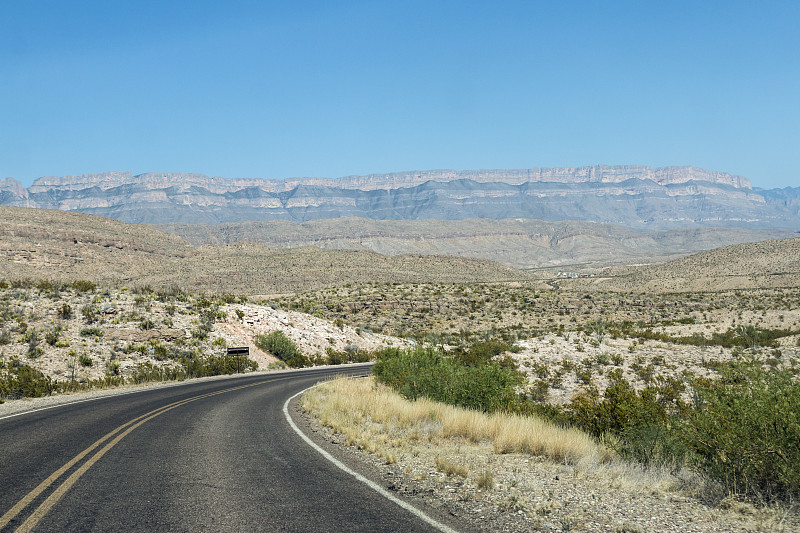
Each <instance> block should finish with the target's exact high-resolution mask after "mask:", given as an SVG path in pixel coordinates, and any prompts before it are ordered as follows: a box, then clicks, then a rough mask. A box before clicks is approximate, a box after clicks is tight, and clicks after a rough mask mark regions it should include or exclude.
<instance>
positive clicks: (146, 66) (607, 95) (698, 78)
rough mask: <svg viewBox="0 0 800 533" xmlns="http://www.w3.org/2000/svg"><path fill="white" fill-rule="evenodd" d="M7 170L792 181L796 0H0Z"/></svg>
mask: <svg viewBox="0 0 800 533" xmlns="http://www.w3.org/2000/svg"><path fill="white" fill-rule="evenodd" d="M0 102H2V103H1V104H0V125H1V126H0V178H2V177H9V176H11V177H15V178H17V179H19V180H20V181H22V182H23V183H24V184H25V185H29V184H30V182H31V181H33V179H35V178H37V177H40V176H45V175H67V174H82V173H91V172H100V171H104V170H130V171H131V172H133V173H142V172H151V171H183V172H198V173H203V174H209V175H217V176H224V177H264V178H285V177H293V176H329V177H338V176H344V175H350V174H367V173H375V172H390V171H401V170H422V169H435V168H452V169H474V168H525V167H555V166H583V165H594V164H645V165H651V166H663V165H696V166H701V167H705V168H710V169H714V170H721V171H726V172H731V173H734V174H742V175H744V176H747V177H749V178H750V179H751V180H752V181H753V184H754V185H755V186H760V187H778V186H800V2H798V1H794V0H793V1H786V2H770V1H760V2H756V1H748V2H736V1H719V2H716V1H707V0H703V1H696V0H693V1H688V2H681V1H663V2H662V1H655V0H654V1H647V2H642V1H632V2H614V1H591V2H588V1H587V2H577V1H573V2H570V1H556V0H552V1H548V2H534V1H527V2H525V1H520V2H501V1H494V2H490V1H485V2H471V1H464V0H458V1H453V2H449V1H441V2H437V1H435V0H427V1H422V2H417V1H409V0H403V1H396V2H380V1H369V2H345V1H342V2H308V1H305V2H303V1H300V2H290V1H286V2H264V1H252V2H236V1H227V2H219V1H215V2H203V1H191V2H180V1H168V2H167V1H163V0H159V1H158V2H149V1H141V0H137V1H135V2H132V1H130V0H126V1H124V2H123V1H114V0H104V1H98V2H94V1H80V2H67V1H59V2H50V1H25V0H20V1H17V0H0Z"/></svg>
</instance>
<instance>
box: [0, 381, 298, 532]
mask: <svg viewBox="0 0 800 533" xmlns="http://www.w3.org/2000/svg"><path fill="white" fill-rule="evenodd" d="M284 379H288V378H278V379H273V380H264V381H259V382H257V383H251V384H249V385H240V386H238V387H231V388H229V389H224V390H220V391H216V392H209V393H207V394H201V395H199V396H194V397H192V398H187V399H185V400H180V401H177V402H173V403H171V404H168V405H165V406H163V407H159V408H158V409H154V410H152V411H150V412H149V413H145V414H143V415H142V416H139V417H137V418H134V419H133V420H130V421H128V422H126V423H124V424H122V425H121V426H119V427H117V428H115V429H114V430H112V431H110V432H109V433H106V434H105V435H104V436H102V437H101V438H99V439H98V440H96V441H95V442H94V443H92V445H91V446H89V447H88V448H86V449H85V450H83V451H82V452H81V453H79V454H78V455H76V456H75V457H73V458H72V459H71V460H70V461H69V462H67V463H66V464H65V465H64V466H62V467H61V468H59V469H58V470H56V471H55V472H53V473H52V474H51V475H50V476H49V477H48V478H47V479H45V480H44V481H42V482H41V483H39V485H38V486H37V487H36V488H35V489H33V490H32V491H30V492H29V493H28V494H26V495H25V496H24V497H23V498H22V499H21V500H20V501H19V502H17V504H16V505H14V507H12V508H11V509H9V510H8V512H6V513H5V514H4V515H3V516H2V517H0V529H3V528H4V527H6V526H7V525H8V523H9V522H11V521H12V520H14V518H16V517H17V515H19V513H20V512H22V510H23V509H25V508H26V507H27V506H28V505H30V503H31V502H32V501H34V500H35V499H36V498H38V497H39V496H41V495H42V493H43V492H44V491H46V490H47V489H48V488H49V487H50V486H51V485H53V484H54V483H55V482H56V481H57V480H58V479H59V478H60V477H61V476H62V475H64V473H66V472H67V471H69V470H70V469H71V468H72V467H73V466H75V465H76V464H78V463H79V462H80V461H82V460H83V459H84V458H85V457H86V456H88V455H89V454H91V453H92V452H94V451H95V450H97V448H100V449H99V450H98V451H97V452H95V453H94V455H92V456H91V457H90V458H89V459H88V460H87V461H86V462H84V463H83V464H82V465H81V466H80V467H79V468H78V469H77V470H75V471H74V472H73V473H72V474H71V475H70V476H69V477H68V478H67V479H65V480H64V481H63V482H62V483H61V485H59V486H58V487H57V488H56V489H55V490H54V491H53V492H52V493H51V494H50V495H49V496H48V497H47V499H45V500H44V501H43V502H42V503H41V504H39V506H38V507H37V508H36V509H34V511H33V512H32V513H31V514H30V516H28V518H27V520H25V521H24V522H23V523H22V524H21V525H20V526H19V527H18V528H17V529H16V532H17V533H27V532H29V531H32V530H33V528H34V527H36V524H38V523H39V522H40V521H41V520H42V518H44V515H45V514H47V512H48V511H49V510H50V509H51V508H52V507H53V506H54V505H55V504H56V503H58V501H59V500H60V499H61V498H62V497H63V496H64V494H66V493H67V491H68V490H69V489H70V488H72V486H73V485H74V484H75V483H76V482H77V481H78V480H79V479H80V478H81V476H83V474H85V473H86V471H87V470H89V469H90V468H91V467H92V465H93V464H95V463H96V462H97V461H99V460H100V458H101V457H103V456H104V455H105V454H106V452H108V451H109V450H110V449H111V448H113V447H114V446H116V445H117V444H118V443H119V441H121V440H122V439H124V438H125V436H127V435H128V434H129V433H130V432H131V431H133V430H135V429H136V428H138V427H139V426H141V425H142V424H144V423H145V422H147V421H148V420H152V419H154V418H155V417H157V416H160V415H163V414H164V413H166V412H167V411H171V410H173V409H175V408H176V407H180V406H182V405H186V404H187V403H191V402H195V401H197V400H201V399H203V398H209V397H211V396H216V395H218V394H224V393H226V392H232V391H236V390H241V389H246V388H248V387H255V386H256V385H262V384H264V383H272V382H275V381H282V380H284ZM106 441H108V442H106ZM104 443H105V446H103V444H104ZM101 446H102V448H101Z"/></svg>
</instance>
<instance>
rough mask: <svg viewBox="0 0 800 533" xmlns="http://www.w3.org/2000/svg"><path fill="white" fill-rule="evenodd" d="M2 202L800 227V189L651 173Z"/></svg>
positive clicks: (113, 190)
mask: <svg viewBox="0 0 800 533" xmlns="http://www.w3.org/2000/svg"><path fill="white" fill-rule="evenodd" d="M0 205H7V206H17V207H35V208H45V209H60V210H67V211H78V212H81V213H88V214H95V215H102V216H105V217H109V218H115V219H117V220H121V221H125V222H134V223H140V224H167V223H198V222H201V223H206V224H220V223H224V222H240V221H268V220H287V221H293V222H305V221H310V220H319V219H334V218H341V217H362V218H366V219H373V220H424V219H439V220H462V219H468V218H484V219H510V218H520V219H538V220H544V221H564V220H580V221H590V222H599V223H607V224H618V225H622V226H626V227H628V228H634V229H648V230H659V229H673V228H694V227H700V226H728V227H730V226H734V227H747V228H754V229H755V228H761V229H770V228H787V229H798V228H800V187H796V188H785V189H770V190H764V189H753V188H752V187H751V184H750V181H749V180H748V179H747V178H744V177H742V176H735V175H731V174H727V173H724V172H715V171H711V170H705V169H701V168H696V167H690V166H682V167H661V168H650V167H647V166H641V165H624V166H605V165H601V166H591V167H580V168H537V169H521V170H467V171H454V170H429V171H422V172H400V173H392V174H373V175H368V176H348V177H343V178H338V179H331V178H292V179H284V180H272V179H255V178H254V179H226V178H218V177H208V176H204V175H200V174H181V173H150V174H140V175H136V176H134V175H132V174H131V173H130V172H104V173H100V174H86V175H80V176H64V177H43V178H39V179H37V180H36V181H35V182H34V183H33V185H31V186H30V187H28V188H25V187H23V186H22V184H21V183H20V182H18V181H17V180H15V179H13V178H6V179H3V180H0Z"/></svg>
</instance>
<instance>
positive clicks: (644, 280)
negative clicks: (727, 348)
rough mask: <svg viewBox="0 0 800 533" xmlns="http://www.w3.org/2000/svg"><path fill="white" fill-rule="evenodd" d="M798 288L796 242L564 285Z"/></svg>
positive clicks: (742, 247) (730, 250) (725, 251)
mask: <svg viewBox="0 0 800 533" xmlns="http://www.w3.org/2000/svg"><path fill="white" fill-rule="evenodd" d="M799 285H800V238H794V239H782V240H769V241H762V242H755V243H748V244H737V245H734V246H726V247H723V248H718V249H715V250H710V251H707V252H701V253H698V254H694V255H691V256H689V257H684V258H682V259H677V260H674V261H669V262H666V263H662V264H656V265H647V266H627V267H614V268H609V269H607V270H605V271H603V272H602V273H601V274H599V275H598V276H597V277H596V278H591V279H577V280H565V281H564V283H563V286H564V287H565V288H573V289H578V288H580V289H606V290H622V291H635V292H643V293H644V292H689V291H709V290H726V289H754V288H780V287H797V286H799Z"/></svg>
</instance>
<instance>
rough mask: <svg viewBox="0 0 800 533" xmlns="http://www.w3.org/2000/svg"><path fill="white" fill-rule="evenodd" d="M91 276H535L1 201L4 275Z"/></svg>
mask: <svg viewBox="0 0 800 533" xmlns="http://www.w3.org/2000/svg"><path fill="white" fill-rule="evenodd" d="M4 278H5V279H12V280H13V279H25V278H30V279H41V278H47V279H53V280H56V281H75V280H90V281H93V282H96V283H98V284H101V285H115V286H120V285H127V286H130V287H141V286H147V285H149V286H151V287H153V288H169V287H178V288H181V289H183V290H185V291H187V292H190V293H203V292H209V293H216V294H222V293H232V294H241V295H268V294H276V293H286V292H293V291H298V290H307V289H314V288H321V287H328V286H336V285H344V284H346V283H364V282H390V283H399V282H425V281H431V282H443V283H455V282H476V281H508V280H522V279H527V278H526V276H525V275H524V274H522V273H520V272H518V271H516V270H513V269H511V268H508V267H505V266H503V265H500V264H498V263H494V262H491V261H486V260H478V259H466V258H457V257H433V256H421V255H399V256H395V257H387V256H383V255H379V254H376V253H374V252H368V251H357V250H320V249H318V248H310V247H305V248H295V249H291V250H286V249H284V250H278V249H275V248H270V247H268V246H264V245H260V244H253V243H237V244H230V245H222V246H202V247H199V248H195V247H193V246H192V245H191V244H189V243H188V242H186V241H185V240H183V239H181V238H179V237H176V236H173V235H170V234H167V233H164V232H161V231H158V230H156V229H154V228H151V227H148V226H141V225H136V224H128V223H123V222H119V221H116V220H111V219H107V218H102V217H98V216H92V215H84V214H81V213H70V212H63V211H53V210H44V209H26V208H16V207H0V279H4Z"/></svg>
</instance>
